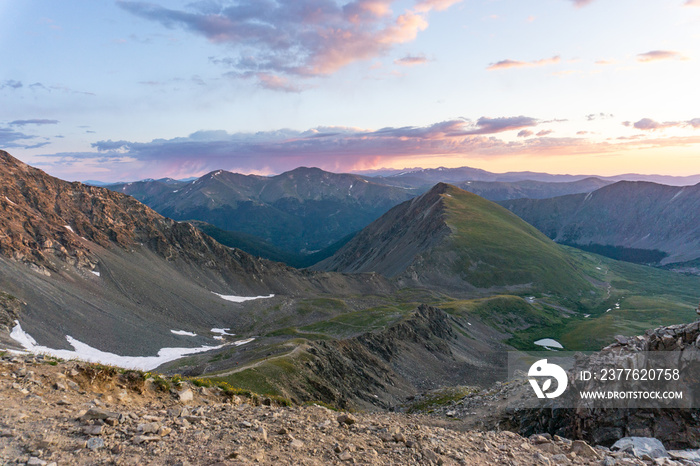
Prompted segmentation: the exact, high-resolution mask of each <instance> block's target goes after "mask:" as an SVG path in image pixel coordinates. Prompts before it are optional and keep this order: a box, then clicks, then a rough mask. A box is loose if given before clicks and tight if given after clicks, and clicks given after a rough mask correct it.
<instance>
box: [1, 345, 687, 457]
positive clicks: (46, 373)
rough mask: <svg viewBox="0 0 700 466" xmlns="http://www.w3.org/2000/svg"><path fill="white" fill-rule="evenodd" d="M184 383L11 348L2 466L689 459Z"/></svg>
mask: <svg viewBox="0 0 700 466" xmlns="http://www.w3.org/2000/svg"><path fill="white" fill-rule="evenodd" d="M178 382H179V380H178V379H174V380H173V379H163V378H161V377H160V376H158V375H151V374H143V373H141V372H135V371H126V372H125V371H120V370H116V369H114V368H110V367H104V366H98V365H90V364H85V363H78V362H61V361H56V360H53V359H50V358H44V357H42V356H28V355H13V354H5V355H2V357H1V359H0V464H28V465H49V464H55V465H64V464H65V465H69V464H70V465H73V464H124V465H131V464H133V465H144V464H158V465H160V464H164V465H178V464H180V465H187V464H191V465H200V464H202V465H215V464H218V465H234V464H309V465H328V464H345V463H350V464H353V463H356V464H396V465H408V464H426V465H433V464H434V465H438V464H445V465H450V464H459V465H482V464H483V465H491V464H493V465H531V464H539V465H554V464H591V465H593V464H595V465H613V464H619V465H643V464H684V463H676V462H673V461H671V460H669V459H666V458H664V459H656V460H651V459H650V458H646V459H641V458H636V457H633V456H630V455H628V454H626V453H622V452H611V451H609V450H607V449H605V448H593V447H591V446H589V445H588V444H587V443H585V442H583V441H571V440H568V439H564V438H559V437H556V436H555V437H554V438H552V437H551V436H549V435H533V436H532V437H530V438H524V437H521V436H519V435H517V434H514V433H511V432H507V431H504V432H495V431H477V430H469V431H462V430H459V429H458V428H456V427H454V428H452V427H450V421H449V420H446V419H444V420H439V419H436V418H435V417H431V416H426V415H409V414H398V413H344V412H338V411H333V410H331V409H328V408H325V407H322V406H317V405H308V406H284V404H285V403H284V402H283V400H274V399H270V398H265V397H258V396H255V395H251V394H245V393H237V392H236V391H235V390H231V389H228V388H227V387H223V388H221V387H206V386H197V385H201V383H198V384H195V383H192V381H184V382H181V383H178ZM441 423H442V424H441ZM440 424H441V425H442V426H441V425H440Z"/></svg>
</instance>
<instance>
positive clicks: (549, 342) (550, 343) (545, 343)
mask: <svg viewBox="0 0 700 466" xmlns="http://www.w3.org/2000/svg"><path fill="white" fill-rule="evenodd" d="M535 344H536V345H537V346H542V347H544V348H546V349H548V350H551V349H554V348H556V349H564V347H563V346H562V345H561V343H559V342H558V341H557V340H554V339H552V338H543V339H541V340H537V341H536V342H535Z"/></svg>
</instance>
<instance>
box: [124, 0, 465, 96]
mask: <svg viewBox="0 0 700 466" xmlns="http://www.w3.org/2000/svg"><path fill="white" fill-rule="evenodd" d="M459 1H461V0H419V1H417V2H416V3H415V4H414V6H413V8H412V9H409V10H405V11H403V12H402V13H401V14H394V12H393V11H392V9H391V6H392V5H393V4H394V3H396V2H397V0H355V1H352V2H350V3H347V4H345V5H343V6H341V5H338V3H337V2H335V1H334V0H295V1H293V2H292V1H288V2H262V1H260V0H239V1H237V2H236V3H235V4H232V5H226V6H222V5H219V4H218V3H214V2H195V3H190V4H189V5H187V6H186V7H184V9H171V8H166V7H162V6H160V5H157V4H153V3H145V2H136V1H126V0H118V1H117V5H118V6H120V7H121V8H123V9H124V10H126V11H128V12H130V13H132V14H134V15H137V16H139V17H142V18H145V19H148V20H151V21H155V22H158V23H160V24H162V25H163V26H165V27H168V28H173V27H179V28H182V29H185V30H187V31H190V32H192V33H194V34H197V35H201V36H203V37H205V38H207V39H208V40H209V41H211V42H214V43H219V44H223V45H226V46H228V50H231V51H233V54H234V55H233V56H225V57H213V58H212V59H211V61H212V62H213V63H215V64H219V65H222V66H226V67H228V68H230V71H229V72H228V73H227V75H228V76H230V77H235V78H238V77H243V78H246V77H258V78H259V83H260V84H261V85H262V86H263V87H265V88H268V89H279V90H285V91H289V90H290V89H294V88H298V87H299V86H296V85H294V84H293V83H292V84H289V85H283V84H281V82H280V80H279V79H278V78H279V77H285V78H287V79H290V80H291V79H299V78H310V77H316V76H324V75H329V74H332V73H335V72H336V71H338V70H339V69H341V68H343V67H344V66H347V65H349V64H350V63H354V62H357V61H362V60H369V59H372V58H376V57H379V56H382V55H385V54H386V53H388V52H389V51H390V50H391V49H392V48H393V47H395V46H396V45H399V44H404V43H407V42H411V41H413V40H415V39H416V37H417V36H418V34H419V33H420V32H421V31H424V30H425V29H426V28H427V27H428V16H429V14H430V13H431V12H432V11H443V10H446V9H447V8H449V7H450V6H452V5H454V4H456V3H459ZM236 53H239V54H240V55H239V56H235V54H236ZM270 76H274V77H276V78H275V79H272V78H270Z"/></svg>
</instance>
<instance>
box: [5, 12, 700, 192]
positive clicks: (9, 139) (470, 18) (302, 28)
mask: <svg viewBox="0 0 700 466" xmlns="http://www.w3.org/2000/svg"><path fill="white" fill-rule="evenodd" d="M0 54H1V56H2V63H3V66H2V67H1V69H0V148H2V149H4V150H6V151H8V152H10V153H11V154H12V155H14V156H15V157H17V158H19V159H20V160H22V161H24V162H27V163H29V164H31V165H34V166H37V167H39V168H42V169H43V170H45V171H47V172H49V173H50V174H52V175H54V176H58V177H60V178H63V179H67V180H102V181H118V180H124V181H130V180H137V179H143V178H161V177H172V178H186V177H191V176H201V175H203V174H205V173H207V172H210V171H212V170H217V169H224V170H230V171H237V172H241V173H256V174H263V175H265V174H277V173H281V172H284V171H287V170H291V169H293V168H296V167H299V166H316V167H320V168H322V169H325V170H329V171H335V172H351V171H365V170H374V169H380V168H396V169H400V168H406V167H423V168H432V167H439V166H444V167H460V166H470V167H475V168H482V169H485V170H489V171H494V172H506V171H523V170H531V171H541V172H548V173H569V174H597V175H615V174H621V173H631V172H634V173H645V174H652V173H654V174H666V175H691V174H698V173H700V92H698V76H700V0H406V1H404V0H396V1H392V0H355V1H346V0H232V1H218V0H204V1H189V0H187V1H178V0H168V1H165V0H154V1H152V2H140V1H127V0H119V1H113V0H91V1H85V0H80V1H78V0H61V1H60V2H58V1H52V0H0Z"/></svg>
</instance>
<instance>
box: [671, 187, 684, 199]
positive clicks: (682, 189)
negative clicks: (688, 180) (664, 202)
mask: <svg viewBox="0 0 700 466" xmlns="http://www.w3.org/2000/svg"><path fill="white" fill-rule="evenodd" d="M684 190H685V188H681V190H680V191H678V192H677V193H676V195H675V196H673V197H672V198H671V200H670V201H668V202H673V201H674V200H675V199H676V198H677V197H678V196H680V195H681V193H682V192H683V191H684Z"/></svg>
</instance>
